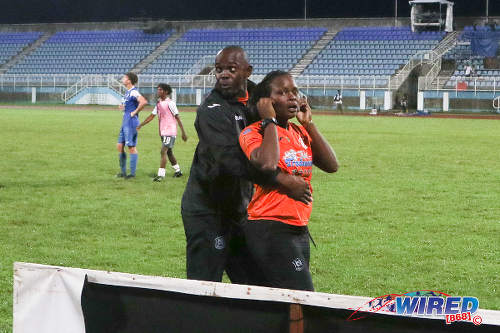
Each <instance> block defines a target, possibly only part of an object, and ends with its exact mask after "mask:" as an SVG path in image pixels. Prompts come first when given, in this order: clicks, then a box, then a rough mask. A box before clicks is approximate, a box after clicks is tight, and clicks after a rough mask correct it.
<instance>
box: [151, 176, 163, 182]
mask: <svg viewBox="0 0 500 333" xmlns="http://www.w3.org/2000/svg"><path fill="white" fill-rule="evenodd" d="M163 179H165V177H162V176H155V177H154V178H153V181H154V182H161V181H162V180H163Z"/></svg>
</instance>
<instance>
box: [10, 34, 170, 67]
mask: <svg viewBox="0 0 500 333" xmlns="http://www.w3.org/2000/svg"><path fill="white" fill-rule="evenodd" d="M170 34H171V31H167V32H165V33H161V34H146V33H144V32H142V31H139V30H108V31H64V32H58V33H56V34H54V35H53V36H52V37H51V38H49V39H48V40H47V41H46V42H45V43H44V44H42V45H41V46H40V47H39V48H38V49H36V50H35V51H33V53H31V54H30V55H29V56H27V57H26V58H25V59H23V60H22V61H21V62H19V63H18V64H17V65H15V66H14V67H12V68H11V69H10V70H9V71H8V73H12V74H119V73H125V72H127V71H129V70H131V69H132V68H133V67H134V66H135V65H136V64H137V63H138V62H140V61H141V60H142V59H144V58H145V57H146V56H148V55H149V54H150V53H151V52H152V51H153V50H154V49H155V48H157V47H158V46H159V45H160V44H161V43H162V42H163V41H165V40H166V39H167V38H168V37H169V36H170Z"/></svg>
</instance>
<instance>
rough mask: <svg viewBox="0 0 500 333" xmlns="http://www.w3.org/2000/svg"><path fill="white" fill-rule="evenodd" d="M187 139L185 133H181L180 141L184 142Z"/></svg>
mask: <svg viewBox="0 0 500 333" xmlns="http://www.w3.org/2000/svg"><path fill="white" fill-rule="evenodd" d="M187 139H188V137H187V135H186V133H182V141H184V142H186V141H187Z"/></svg>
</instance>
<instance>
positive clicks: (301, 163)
mask: <svg viewBox="0 0 500 333" xmlns="http://www.w3.org/2000/svg"><path fill="white" fill-rule="evenodd" d="M306 149H307V147H306ZM283 160H284V161H285V164H286V166H287V167H289V168H290V167H304V168H310V167H312V164H313V162H312V156H309V154H308V153H307V151H305V150H298V151H296V150H294V149H290V150H288V151H286V152H285V153H284V154H283Z"/></svg>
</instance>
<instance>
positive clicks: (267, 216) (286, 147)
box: [240, 121, 313, 226]
mask: <svg viewBox="0 0 500 333" xmlns="http://www.w3.org/2000/svg"><path fill="white" fill-rule="evenodd" d="M277 129H278V140H279V148H280V159H279V162H278V168H280V170H281V171H282V172H284V173H289V174H292V175H299V176H302V178H304V180H305V181H306V182H307V183H308V184H309V187H310V188H311V192H312V187H311V173H312V164H313V159H312V150H311V137H310V136H309V134H308V133H307V132H306V130H305V129H304V127H302V126H298V125H295V124H294V123H288V129H285V128H283V127H280V126H277ZM262 139H263V135H262V132H261V129H260V121H259V122H256V123H253V124H252V125H250V126H248V127H246V128H245V129H244V130H243V131H242V132H241V134H240V146H241V148H242V149H243V152H244V153H245V155H246V156H247V157H248V159H250V154H251V153H252V151H253V150H254V149H255V148H258V147H260V145H261V144H262ZM311 210H312V203H309V204H307V205H306V204H304V203H302V202H300V201H296V200H294V199H292V198H290V197H289V196H287V195H286V194H284V193H283V192H280V191H279V190H276V189H265V188H263V187H261V186H259V185H255V193H254V195H253V197H252V201H251V202H250V204H249V205H248V219H249V220H274V221H280V222H283V223H287V224H292V225H297V226H305V225H307V223H308V221H309V217H310V216H311Z"/></svg>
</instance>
